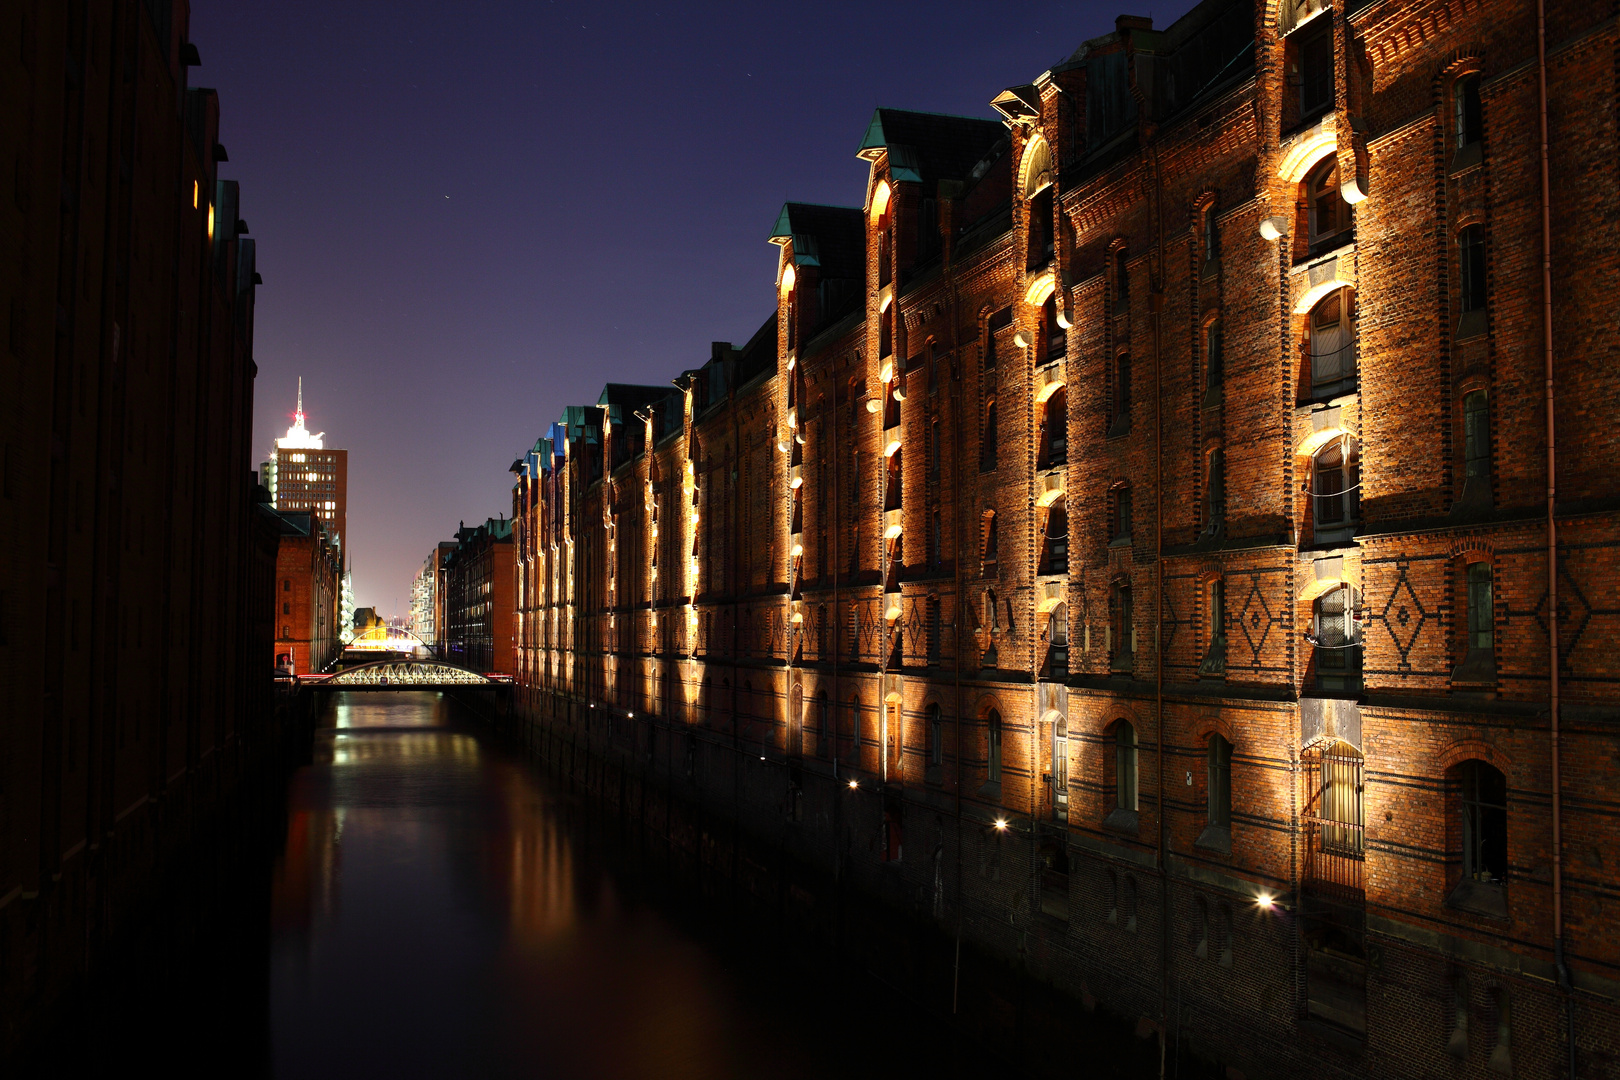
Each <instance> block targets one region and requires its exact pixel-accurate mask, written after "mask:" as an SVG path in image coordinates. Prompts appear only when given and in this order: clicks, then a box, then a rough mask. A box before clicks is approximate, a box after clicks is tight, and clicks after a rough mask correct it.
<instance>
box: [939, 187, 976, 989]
mask: <svg viewBox="0 0 1620 1080" xmlns="http://www.w3.org/2000/svg"><path fill="white" fill-rule="evenodd" d="M940 201H941V202H942V203H943V202H944V201H945V200H943V199H941V200H940ZM950 209H951V212H950V214H949V215H948V217H947V218H946V220H947V222H948V224H947V226H946V228H945V235H944V236H943V237H941V239H940V246H941V249H942V251H943V255H942V258H943V260H944V263H945V280H946V281H947V282H949V285H950V291H951V355H952V356H953V357H955V358H956V363H955V367H956V370H957V372H958V374H959V375H960V373H961V372H962V371H963V370H964V368H965V367H966V366H967V365H966V361H965V360H964V358H963V356H962V353H961V348H960V346H961V342H960V341H959V340H958V339H957V336H956V330H957V325H958V323H957V320H958V319H959V318H961V304H960V301H961V298H960V297H959V296H958V294H957V291H956V258H955V256H956V245H955V243H954V242H953V241H954V240H955V235H954V234H955V231H956V211H955V207H954V206H952V207H951V208H950ZM983 378H984V376H983V374H982V373H980V374H976V376H975V381H974V387H973V390H974V401H975V404H974V413H975V416H976V415H977V413H978V405H977V401H978V396H977V395H978V392H979V389H980V381H981V380H982V379H983ZM951 402H952V406H953V409H954V415H953V416H952V419H953V420H955V421H956V424H955V429H956V431H957V432H958V434H959V436H960V433H961V432H962V430H963V425H962V423H961V420H962V391H961V389H960V388H958V390H957V392H956V394H954V395H953V396H952V399H951ZM965 441H966V440H964V439H962V438H960V437H958V438H956V439H955V440H953V444H952V447H951V459H952V460H951V465H952V471H951V476H952V478H953V479H955V480H956V490H957V492H958V493H960V492H962V491H964V490H966V489H967V485H966V484H965V483H964V482H963V480H962V445H963V443H964V442H965ZM962 507H963V502H962V500H961V498H960V497H959V498H957V500H956V513H955V515H954V517H955V519H956V520H955V532H956V540H955V543H956V548H955V553H956V573H955V578H956V610H955V611H954V612H953V613H952V615H951V644H952V646H953V652H955V654H956V655H955V657H954V661H955V662H954V668H955V672H954V676H955V684H956V685H955V689H954V691H953V700H954V701H955V704H956V707H955V716H954V717H953V719H952V727H953V728H954V730H955V737H954V742H953V743H952V756H953V757H954V758H955V762H956V768H955V769H954V770H952V771H953V773H954V776H953V780H952V784H951V786H952V787H954V788H955V789H956V791H955V795H956V800H955V801H956V952H955V955H954V957H953V958H952V961H951V1015H952V1016H955V1015H956V1005H957V998H958V995H959V994H960V991H961V987H962V912H963V904H962V624H963V608H962V604H963V600H962V589H963V574H962V571H963V567H964V566H966V565H967V564H966V562H965V561H964V560H965V553H964V552H963V549H962Z"/></svg>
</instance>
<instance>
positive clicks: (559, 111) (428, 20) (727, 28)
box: [191, 0, 1192, 614]
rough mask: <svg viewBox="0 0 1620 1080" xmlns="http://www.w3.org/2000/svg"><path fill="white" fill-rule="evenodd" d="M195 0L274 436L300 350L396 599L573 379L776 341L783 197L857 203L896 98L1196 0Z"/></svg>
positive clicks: (1032, 57)
mask: <svg viewBox="0 0 1620 1080" xmlns="http://www.w3.org/2000/svg"><path fill="white" fill-rule="evenodd" d="M192 3H193V7H192V17H191V40H193V41H194V42H196V43H197V46H198V48H199V50H200V51H201V54H202V59H203V65H202V67H201V68H197V69H194V70H193V72H192V83H193V85H200V86H211V87H215V88H217V89H218V90H219V93H220V99H221V117H222V118H221V122H220V128H221V133H220V139H221V141H222V142H223V143H224V144H225V146H226V147H227V148H228V149H229V152H230V161H229V163H228V164H226V165H225V166H224V167H223V175H224V176H226V177H227V178H231V179H235V180H239V181H241V184H242V217H243V218H244V219H245V220H246V221H247V222H248V225H249V226H250V228H251V230H252V235H253V236H254V237H255V238H256V239H257V240H258V244H259V247H258V264H259V270H260V272H261V273H262V274H263V275H264V282H265V283H264V285H263V286H261V287H260V289H259V295H258V316H257V317H258V323H257V332H256V337H255V343H254V352H255V356H256V359H257V361H258V365H259V377H258V383H257V387H256V390H255V395H256V402H255V416H254V453H255V457H254V464H255V466H256V465H257V463H258V461H259V460H260V459H261V458H262V457H263V456H264V455H265V453H266V452H267V451H268V449H269V448H270V445H271V440H272V439H273V438H274V437H276V436H278V435H280V434H282V433H283V431H284V429H285V428H286V427H287V426H288V424H290V423H291V417H292V411H293V399H294V394H295V383H296V380H297V378H298V376H300V375H302V376H303V379H304V407H305V412H306V413H307V415H308V422H309V427H310V429H311V430H312V431H325V432H326V434H327V442H326V445H327V446H329V447H341V448H346V449H347V450H348V451H349V545H350V554H351V556H352V558H353V562H354V566H355V591H356V594H357V597H358V602H359V603H360V604H361V605H374V606H376V607H378V608H379V609H380V610H381V611H383V612H384V613H398V614H403V612H404V610H405V607H406V605H407V603H408V598H409V593H410V583H411V578H412V576H413V575H414V574H415V572H416V570H417V568H418V567H420V566H421V564H422V561H423V560H424V559H425V558H426V556H427V554H428V551H429V549H430V548H431V547H432V545H433V544H434V542H436V541H438V540H440V539H448V538H450V536H451V535H452V534H453V532H454V530H455V528H456V524H457V522H458V521H461V520H465V521H467V522H468V523H469V524H472V523H474V522H479V521H482V520H483V519H484V518H486V517H489V516H493V515H495V514H498V513H508V514H509V513H510V512H511V511H510V507H511V482H512V477H511V475H510V474H509V473H508V472H507V467H508V466H509V465H510V464H511V462H512V459H513V458H515V457H517V456H518V455H519V454H520V453H521V452H522V451H523V450H525V449H526V448H527V447H528V446H530V445H531V444H532V443H533V441H534V439H535V438H536V437H537V436H539V435H540V434H541V433H542V432H543V431H544V430H545V428H546V427H547V426H548V425H549V424H550V423H551V422H552V421H553V420H555V419H556V418H557V416H558V414H559V412H560V411H561V409H562V406H564V405H566V404H569V403H582V402H594V401H595V400H596V398H597V395H598V394H599V393H600V390H601V386H602V383H604V382H606V381H608V380H609V379H611V380H614V381H619V382H645V383H654V384H662V383H665V382H667V381H668V380H669V379H670V378H672V377H673V376H675V375H676V374H678V373H679V372H680V371H681V370H682V369H684V368H688V367H694V366H697V365H698V364H700V363H702V362H703V361H704V360H705V359H707V357H708V353H709V342H711V341H715V340H727V341H732V342H734V343H736V344H739V345H740V344H741V343H742V342H744V341H746V340H747V339H748V337H749V336H750V335H751V334H752V333H753V331H754V330H756V329H757V328H758V327H759V324H760V323H761V322H762V321H763V320H764V319H765V318H766V317H767V316H768V315H769V314H770V312H771V306H772V303H773V300H772V285H773V281H774V277H775V260H776V249H775V248H773V247H771V246H770V245H769V244H768V243H767V242H766V236H767V235H768V234H769V232H770V229H771V226H772V224H773V223H774V221H775V218H776V213H777V211H778V209H779V208H780V207H781V204H782V203H783V202H784V201H786V200H788V199H793V200H797V201H804V202H820V203H833V204H842V205H859V203H860V202H861V198H862V193H863V185H864V183H865V179H866V175H867V166H866V164H865V163H864V162H862V161H859V160H857V158H856V157H855V150H856V147H857V146H858V145H859V143H860V139H861V136H862V135H863V134H864V132H865V130H866V125H867V122H868V121H869V120H870V118H871V114H872V110H873V109H874V108H875V107H877V106H880V105H882V106H888V107H893V108H902V109H918V110H925V111H930V112H942V113H956V114H962V115H969V116H990V117H993V116H994V113H993V112H992V110H991V109H990V108H989V106H988V102H989V100H990V98H991V97H992V96H994V95H995V94H996V93H998V92H999V91H1000V90H1002V89H1003V88H1004V87H1007V86H1011V85H1016V84H1019V83H1024V82H1029V81H1030V80H1032V79H1033V78H1034V77H1035V76H1036V75H1038V74H1040V73H1041V72H1042V71H1044V70H1046V69H1047V68H1049V67H1051V66H1052V65H1053V64H1055V63H1057V62H1058V61H1060V60H1062V59H1063V58H1064V57H1066V56H1067V55H1068V54H1069V53H1071V52H1072V51H1073V50H1074V49H1075V48H1076V47H1078V46H1079V45H1080V43H1081V42H1082V41H1084V40H1085V39H1087V38H1091V37H1096V36H1099V35H1101V34H1105V33H1108V32H1110V31H1111V30H1112V29H1113V20H1114V16H1115V15H1117V14H1119V13H1120V12H1121V11H1122V10H1130V11H1133V12H1134V13H1140V14H1147V15H1153V16H1154V17H1155V25H1156V26H1159V27H1163V26H1165V25H1167V23H1168V22H1169V21H1171V20H1172V19H1173V18H1175V17H1176V16H1179V15H1180V14H1182V13H1183V12H1185V11H1186V10H1188V9H1189V8H1191V6H1192V0H1178V2H1176V3H1172V4H1171V5H1169V7H1168V8H1162V7H1157V6H1153V7H1150V6H1147V5H1142V6H1141V7H1135V6H1133V5H1130V4H1128V3H1126V2H1125V0H1112V2H1109V3H1097V2H1069V3H1057V2H1033V3H1029V2H1021V3H983V4H967V3H951V2H934V3H876V2H870V0H869V2H867V3H863V4H846V3H829V2H824V0H823V2H816V3H797V4H779V3H759V2H756V3H750V4H736V5H729V4H708V5H694V6H693V7H692V8H690V9H688V8H684V7H682V6H680V5H675V4H651V3H647V4H627V3H618V4H574V3H556V2H550V3H548V2H546V0H526V2H517V0H504V2H478V0H456V2H449V3H447V2H445V0H436V2H433V3H423V2H414V0H388V2H381V0H379V2H372V3H365V2H359V0H319V2H316V0H275V2H270V0H253V2H249V0H192Z"/></svg>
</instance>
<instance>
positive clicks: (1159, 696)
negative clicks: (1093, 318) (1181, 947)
mask: <svg viewBox="0 0 1620 1080" xmlns="http://www.w3.org/2000/svg"><path fill="white" fill-rule="evenodd" d="M1152 161H1153V218H1154V229H1155V231H1156V232H1157V234H1158V235H1157V238H1156V248H1157V251H1158V266H1157V267H1156V268H1155V275H1154V276H1155V277H1156V278H1157V281H1156V285H1157V288H1155V289H1154V290H1153V291H1152V292H1151V293H1149V294H1148V306H1149V312H1150V314H1151V316H1152V323H1151V326H1152V330H1153V715H1154V728H1155V731H1156V738H1157V739H1158V743H1159V752H1158V758H1159V813H1158V818H1159V830H1158V831H1159V962H1160V974H1159V1076H1160V1077H1161V1078H1162V1077H1164V1076H1165V1075H1166V1074H1165V1051H1166V1046H1165V1044H1166V1042H1167V1040H1168V1039H1169V1032H1170V862H1169V858H1168V846H1169V834H1168V833H1167V832H1166V822H1165V817H1166V809H1165V786H1164V759H1165V755H1166V754H1167V753H1168V750H1169V743H1168V740H1167V739H1166V738H1165V736H1164V420H1163V410H1164V403H1163V401H1162V398H1161V389H1160V383H1161V382H1162V380H1163V371H1162V368H1163V365H1164V356H1163V348H1162V345H1163V339H1164V276H1165V275H1164V265H1165V261H1164V260H1165V251H1164V173H1163V171H1162V170H1161V168H1160V165H1159V150H1158V147H1157V145H1155V146H1154V147H1153V158H1152Z"/></svg>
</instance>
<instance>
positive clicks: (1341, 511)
mask: <svg viewBox="0 0 1620 1080" xmlns="http://www.w3.org/2000/svg"><path fill="white" fill-rule="evenodd" d="M1311 471H1312V473H1313V476H1312V484H1311V495H1312V499H1311V502H1312V503H1313V508H1314V509H1315V511H1316V516H1315V526H1316V529H1315V531H1316V539H1317V541H1318V542H1323V541H1329V540H1336V539H1337V540H1347V539H1349V537H1350V535H1351V534H1352V533H1353V532H1354V531H1355V528H1356V525H1357V522H1358V520H1359V518H1360V512H1361V465H1360V460H1359V454H1358V453H1357V450H1356V447H1355V444H1354V443H1353V442H1352V441H1351V440H1350V439H1348V438H1345V439H1335V440H1334V441H1333V442H1330V443H1328V444H1327V445H1326V446H1324V447H1322V449H1320V450H1318V451H1317V452H1316V458H1315V460H1314V461H1313V462H1312V469H1311Z"/></svg>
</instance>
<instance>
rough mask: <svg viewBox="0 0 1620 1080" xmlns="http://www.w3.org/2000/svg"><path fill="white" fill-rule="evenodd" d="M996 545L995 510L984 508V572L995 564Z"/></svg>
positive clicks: (997, 542)
mask: <svg viewBox="0 0 1620 1080" xmlns="http://www.w3.org/2000/svg"><path fill="white" fill-rule="evenodd" d="M998 547H999V541H998V539H997V537H996V512H995V511H994V510H986V511H985V512H984V564H985V570H986V572H988V571H989V570H990V569H991V568H992V567H994V566H995V563H996V558H997V555H996V551H997V548H998Z"/></svg>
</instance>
